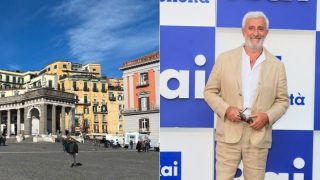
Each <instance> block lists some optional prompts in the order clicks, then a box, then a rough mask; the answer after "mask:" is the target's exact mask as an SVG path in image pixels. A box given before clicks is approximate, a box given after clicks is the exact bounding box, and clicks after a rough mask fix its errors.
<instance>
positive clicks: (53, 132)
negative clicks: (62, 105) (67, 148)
mask: <svg viewBox="0 0 320 180" xmlns="http://www.w3.org/2000/svg"><path fill="white" fill-rule="evenodd" d="M56 121H57V120H56V105H52V132H51V133H52V134H56V131H57V128H56Z"/></svg>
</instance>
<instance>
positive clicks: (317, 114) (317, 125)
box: [314, 3, 320, 130]
mask: <svg viewBox="0 0 320 180" xmlns="http://www.w3.org/2000/svg"><path fill="white" fill-rule="evenodd" d="M319 4H320V3H319ZM316 36H317V38H316V46H317V47H316V66H315V67H316V70H315V71H316V72H315V78H316V79H315V82H316V84H315V96H314V101H315V105H314V109H315V111H314V129H315V130H320V32H317V35H316Z"/></svg>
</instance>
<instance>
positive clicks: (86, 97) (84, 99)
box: [83, 95, 88, 104]
mask: <svg viewBox="0 0 320 180" xmlns="http://www.w3.org/2000/svg"><path fill="white" fill-rule="evenodd" d="M83 103H85V104H88V96H87V95H84V97H83Z"/></svg>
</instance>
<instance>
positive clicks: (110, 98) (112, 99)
mask: <svg viewBox="0 0 320 180" xmlns="http://www.w3.org/2000/svg"><path fill="white" fill-rule="evenodd" d="M109 100H110V101H116V100H117V98H116V97H114V96H113V97H109Z"/></svg>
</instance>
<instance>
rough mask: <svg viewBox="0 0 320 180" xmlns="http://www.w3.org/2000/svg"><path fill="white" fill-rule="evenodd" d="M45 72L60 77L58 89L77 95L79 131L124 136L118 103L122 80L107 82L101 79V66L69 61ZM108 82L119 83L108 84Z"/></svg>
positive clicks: (47, 67)
mask: <svg viewBox="0 0 320 180" xmlns="http://www.w3.org/2000/svg"><path fill="white" fill-rule="evenodd" d="M43 73H44V74H55V75H57V77H58V83H57V89H58V90H61V91H65V92H71V93H74V94H76V97H77V100H78V102H77V103H76V114H75V115H76V116H75V126H76V131H83V132H86V133H109V134H118V135H121V134H123V132H122V127H123V125H122V124H121V122H122V121H121V120H120V121H119V119H121V115H120V110H119V104H121V103H123V92H122V91H123V90H122V86H119V85H122V84H123V83H122V80H121V79H114V80H113V79H110V80H108V79H107V78H106V77H105V76H101V68H100V64H87V65H82V64H79V63H72V62H68V61H56V62H54V63H51V64H49V65H47V66H46V67H45V68H44V69H42V70H41V71H40V74H43ZM108 81H110V82H111V84H112V83H113V82H117V83H118V84H117V85H115V84H112V85H111V84H110V85H108ZM108 88H110V90H109V89H108ZM66 125H67V126H68V124H66Z"/></svg>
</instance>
